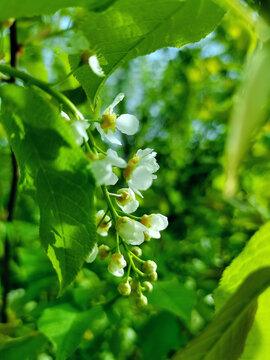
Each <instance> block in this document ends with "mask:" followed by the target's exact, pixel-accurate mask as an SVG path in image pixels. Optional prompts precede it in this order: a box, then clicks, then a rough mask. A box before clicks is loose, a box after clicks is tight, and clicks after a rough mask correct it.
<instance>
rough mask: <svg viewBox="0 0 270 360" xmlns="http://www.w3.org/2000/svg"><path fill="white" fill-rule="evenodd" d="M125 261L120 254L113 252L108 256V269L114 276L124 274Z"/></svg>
mask: <svg viewBox="0 0 270 360" xmlns="http://www.w3.org/2000/svg"><path fill="white" fill-rule="evenodd" d="M126 265H127V262H126V260H125V258H124V256H123V255H122V254H113V255H112V256H111V258H110V261H109V265H108V271H109V272H110V273H111V274H113V275H114V276H118V277H121V276H123V275H124V267H125V266H126Z"/></svg>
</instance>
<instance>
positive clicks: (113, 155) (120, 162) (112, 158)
mask: <svg viewBox="0 0 270 360" xmlns="http://www.w3.org/2000/svg"><path fill="white" fill-rule="evenodd" d="M107 154H108V156H107V157H106V161H107V162H108V163H110V164H111V165H113V166H117V167H119V168H124V167H126V166H127V163H126V161H125V160H124V159H122V158H120V156H118V154H117V152H116V151H114V150H112V149H109V150H108V151H107Z"/></svg>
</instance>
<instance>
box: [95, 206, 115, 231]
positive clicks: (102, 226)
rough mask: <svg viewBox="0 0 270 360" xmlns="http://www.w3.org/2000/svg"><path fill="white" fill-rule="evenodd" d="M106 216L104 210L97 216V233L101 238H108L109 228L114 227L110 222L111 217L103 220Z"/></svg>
mask: <svg viewBox="0 0 270 360" xmlns="http://www.w3.org/2000/svg"><path fill="white" fill-rule="evenodd" d="M104 215H105V211H104V210H99V211H98V212H97V214H96V225H97V226H98V228H97V233H98V234H99V235H101V236H107V235H108V231H109V228H110V227H111V226H112V223H111V221H109V220H110V217H109V216H108V215H106V216H105V217H104V219H103V220H102V218H103V216H104ZM101 220H102V221H101Z"/></svg>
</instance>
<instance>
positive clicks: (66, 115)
mask: <svg viewBox="0 0 270 360" xmlns="http://www.w3.org/2000/svg"><path fill="white" fill-rule="evenodd" d="M61 116H62V117H63V118H65V119H66V120H70V117H69V116H68V114H67V113H65V112H64V111H63V110H62V111H61Z"/></svg>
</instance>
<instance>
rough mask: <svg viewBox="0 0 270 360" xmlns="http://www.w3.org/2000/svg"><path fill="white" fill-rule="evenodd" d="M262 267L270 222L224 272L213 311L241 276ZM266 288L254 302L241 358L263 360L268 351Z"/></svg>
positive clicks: (269, 255)
mask: <svg viewBox="0 0 270 360" xmlns="http://www.w3.org/2000/svg"><path fill="white" fill-rule="evenodd" d="M262 266H270V222H268V223H267V224H265V225H264V226H263V227H262V228H261V229H260V230H259V231H258V232H257V233H256V234H255V235H254V236H253V237H252V238H251V239H250V240H249V242H248V244H247V246H246V247H245V249H244V251H243V252H242V253H241V254H240V255H239V256H238V257H237V258H236V259H235V260H234V261H233V262H232V263H231V265H230V266H229V267H228V268H227V269H226V270H225V271H224V273H223V276H222V279H221V282H220V285H219V287H218V288H217V290H216V291H215V296H214V297H215V303H216V307H217V310H219V309H220V308H221V306H222V305H223V304H224V303H225V302H226V301H227V299H228V298H229V296H230V295H231V294H232V293H233V292H234V291H235V289H236V288H237V287H238V286H239V285H240V284H241V282H242V281H243V279H244V278H245V277H246V276H248V275H249V274H250V273H252V272H253V271H255V270H257V269H260V268H261V267H262ZM269 291H270V290H267V291H266V292H265V293H264V294H262V295H261V296H260V298H259V301H258V310H257V313H256V317H255V321H254V325H253V327H252V329H251V331H250V333H249V335H248V338H247V344H246V348H245V351H244V354H243V356H242V357H241V359H242V360H247V359H251V358H252V360H261V359H265V356H266V354H270V341H269V330H270V329H269V326H270V325H269V324H270V313H269V308H270V300H269Z"/></svg>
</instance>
